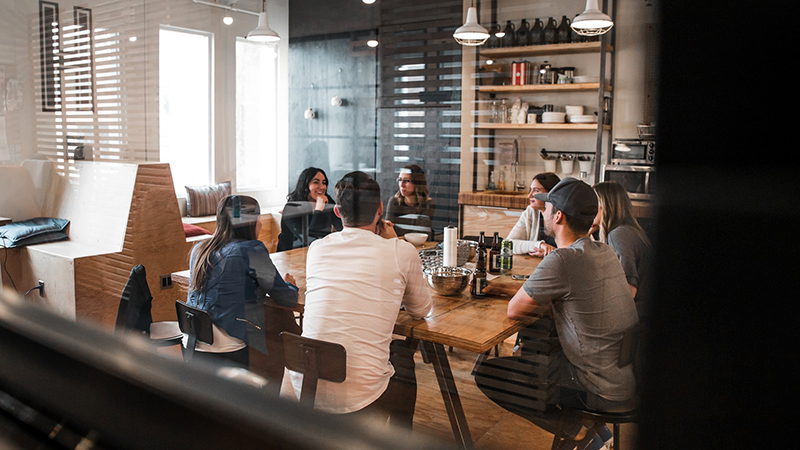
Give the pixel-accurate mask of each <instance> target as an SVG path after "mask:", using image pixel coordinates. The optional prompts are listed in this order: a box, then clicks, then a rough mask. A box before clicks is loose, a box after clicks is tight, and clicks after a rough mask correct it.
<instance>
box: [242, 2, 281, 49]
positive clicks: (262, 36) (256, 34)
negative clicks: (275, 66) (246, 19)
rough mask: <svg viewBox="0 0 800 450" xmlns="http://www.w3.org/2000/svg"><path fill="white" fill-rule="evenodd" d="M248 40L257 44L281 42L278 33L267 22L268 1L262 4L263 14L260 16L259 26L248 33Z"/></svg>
mask: <svg viewBox="0 0 800 450" xmlns="http://www.w3.org/2000/svg"><path fill="white" fill-rule="evenodd" d="M247 39H248V40H251V41H256V42H278V41H280V40H281V37H280V36H278V33H276V32H275V31H274V30H273V29H272V28H270V27H269V22H268V21H267V0H263V2H262V4H261V13H259V14H258V26H257V27H256V28H255V30H253V31H251V32H249V33H247Z"/></svg>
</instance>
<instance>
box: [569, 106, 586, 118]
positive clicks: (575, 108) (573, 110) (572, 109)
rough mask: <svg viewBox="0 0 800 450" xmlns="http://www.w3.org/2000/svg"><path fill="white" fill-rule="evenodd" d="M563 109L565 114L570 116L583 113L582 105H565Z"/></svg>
mask: <svg viewBox="0 0 800 450" xmlns="http://www.w3.org/2000/svg"><path fill="white" fill-rule="evenodd" d="M564 109H565V110H566V111H567V115H568V116H570V117H571V116H580V115H583V106H570V105H567V106H565V107H564Z"/></svg>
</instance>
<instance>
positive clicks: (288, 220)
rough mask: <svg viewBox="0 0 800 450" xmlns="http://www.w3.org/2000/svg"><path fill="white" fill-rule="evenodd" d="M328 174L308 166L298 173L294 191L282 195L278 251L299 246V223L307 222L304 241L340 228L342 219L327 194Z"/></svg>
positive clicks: (312, 239) (300, 231)
mask: <svg viewBox="0 0 800 450" xmlns="http://www.w3.org/2000/svg"><path fill="white" fill-rule="evenodd" d="M327 191H328V177H327V175H325V171H323V170H322V169H318V168H316V167H309V168H307V169H305V170H303V172H301V173H300V177H299V178H298V179H297V186H295V188H294V191H292V192H291V193H290V194H289V195H287V196H286V200H288V202H287V203H286V206H284V208H283V213H282V216H281V234H280V235H279V236H278V251H279V252H282V251H284V250H291V249H293V248H299V247H303V246H304V243H303V223H304V221H305V220H307V221H308V228H307V230H308V242H307V243H308V244H310V243H311V242H312V241H314V240H315V239H319V238H322V237H325V236H327V235H328V234H330V233H331V232H332V231H334V230H335V231H341V229H342V220H341V219H340V218H338V217H336V214H334V212H333V205H334V201H333V198H331V196H330V195H328V192H327Z"/></svg>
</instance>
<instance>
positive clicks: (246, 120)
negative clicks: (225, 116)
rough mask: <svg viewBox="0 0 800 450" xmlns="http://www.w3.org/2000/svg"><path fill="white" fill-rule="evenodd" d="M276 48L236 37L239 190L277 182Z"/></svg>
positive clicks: (237, 181)
mask: <svg viewBox="0 0 800 450" xmlns="http://www.w3.org/2000/svg"><path fill="white" fill-rule="evenodd" d="M276 56H277V55H276V53H275V47H274V46H271V45H268V44H263V43H257V42H252V41H247V40H245V39H242V38H239V39H237V40H236V189H237V191H257V190H268V189H275V188H276V187H277V182H278V173H277V169H278V127H277V124H278V117H277V111H278V98H277V97H278V95H277V94H278V89H277V87H278V71H277V57H276Z"/></svg>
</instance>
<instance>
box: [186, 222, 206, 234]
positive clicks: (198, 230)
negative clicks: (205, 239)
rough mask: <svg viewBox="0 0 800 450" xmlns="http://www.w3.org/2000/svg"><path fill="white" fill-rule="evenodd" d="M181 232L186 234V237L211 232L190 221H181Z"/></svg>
mask: <svg viewBox="0 0 800 450" xmlns="http://www.w3.org/2000/svg"><path fill="white" fill-rule="evenodd" d="M183 233H184V234H185V235H186V237H192V236H201V235H204V234H211V232H209V231H208V230H206V229H205V228H202V227H198V226H197V225H193V224H191V223H186V222H184V223H183Z"/></svg>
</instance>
